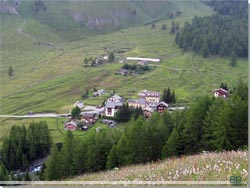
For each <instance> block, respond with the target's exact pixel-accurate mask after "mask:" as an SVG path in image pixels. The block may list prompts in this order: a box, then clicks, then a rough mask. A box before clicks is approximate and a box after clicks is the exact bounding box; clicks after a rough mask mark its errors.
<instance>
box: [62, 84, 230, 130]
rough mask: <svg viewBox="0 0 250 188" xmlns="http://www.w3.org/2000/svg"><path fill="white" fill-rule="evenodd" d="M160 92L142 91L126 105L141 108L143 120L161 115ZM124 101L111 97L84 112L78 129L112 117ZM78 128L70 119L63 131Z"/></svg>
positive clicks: (222, 91)
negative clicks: (101, 105)
mask: <svg viewBox="0 0 250 188" xmlns="http://www.w3.org/2000/svg"><path fill="white" fill-rule="evenodd" d="M104 93H105V90H103V89H102V90H98V91H96V92H95V93H94V95H95V96H100V95H102V94H104ZM213 93H214V97H222V98H226V97H228V91H227V90H225V89H223V88H219V89H215V90H214V91H213ZM160 99H161V98H160V92H157V91H148V90H143V91H140V92H139V93H138V98H137V99H128V100H127V104H128V106H129V107H134V108H141V109H142V111H143V115H144V117H145V118H149V117H150V116H151V115H152V113H153V112H158V113H163V112H164V111H166V110H167V109H168V107H169V105H168V104H167V103H165V102H164V101H160ZM124 103H125V100H124V98H123V97H121V96H119V95H113V96H111V97H110V98H108V99H107V101H106V103H105V106H103V107H98V109H97V108H96V110H92V111H84V112H81V114H80V125H81V126H80V129H81V130H87V129H88V128H89V127H90V126H92V125H93V124H94V123H95V122H96V121H97V120H98V118H99V116H106V117H114V116H115V113H116V112H117V111H118V110H120V109H121V107H122V106H123V104H124ZM74 106H78V107H79V108H83V103H82V102H79V101H77V102H76V103H75V104H74ZM78 123H79V122H78ZM102 123H103V124H106V125H108V126H110V127H111V128H113V127H115V125H116V122H115V121H114V120H108V119H103V120H102ZM78 127H79V126H77V123H76V122H74V121H73V120H72V119H69V121H68V122H66V123H65V126H64V129H65V130H76V129H77V128H78Z"/></svg>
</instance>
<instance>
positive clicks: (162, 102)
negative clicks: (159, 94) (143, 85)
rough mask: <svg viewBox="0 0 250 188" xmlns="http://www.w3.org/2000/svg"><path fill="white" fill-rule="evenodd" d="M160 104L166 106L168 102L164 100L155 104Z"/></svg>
mask: <svg viewBox="0 0 250 188" xmlns="http://www.w3.org/2000/svg"><path fill="white" fill-rule="evenodd" d="M160 104H163V105H164V106H166V107H168V104H167V103H165V102H164V101H161V102H159V103H158V104H157V106H158V105H160Z"/></svg>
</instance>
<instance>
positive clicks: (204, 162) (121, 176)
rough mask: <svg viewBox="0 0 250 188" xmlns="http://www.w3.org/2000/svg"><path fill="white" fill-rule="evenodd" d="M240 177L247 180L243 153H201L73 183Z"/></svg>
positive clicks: (80, 177) (95, 174)
mask: <svg viewBox="0 0 250 188" xmlns="http://www.w3.org/2000/svg"><path fill="white" fill-rule="evenodd" d="M230 176H240V177H242V181H247V176H248V172H247V151H228V152H225V151H224V152H218V153H215V152H213V153H208V152H205V153H202V154H197V155H192V156H183V157H180V158H171V159H166V160H164V161H161V162H156V163H148V164H145V165H134V166H128V167H122V168H120V169H118V170H110V171H106V172H99V173H91V174H84V175H81V176H78V177H74V178H72V179H70V180H73V181H97V180H98V181H104V180H105V181H135V180H136V181H229V180H230Z"/></svg>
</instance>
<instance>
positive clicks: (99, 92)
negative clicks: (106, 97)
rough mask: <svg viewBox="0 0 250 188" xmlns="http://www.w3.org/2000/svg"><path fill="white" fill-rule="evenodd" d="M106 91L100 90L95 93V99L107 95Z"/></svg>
mask: <svg viewBox="0 0 250 188" xmlns="http://www.w3.org/2000/svg"><path fill="white" fill-rule="evenodd" d="M105 92H106V91H105V90H104V89H99V90H98V91H96V92H94V94H93V95H94V97H97V96H101V95H103V94H105Z"/></svg>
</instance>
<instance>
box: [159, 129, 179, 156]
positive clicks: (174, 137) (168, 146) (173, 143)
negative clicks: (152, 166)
mask: <svg viewBox="0 0 250 188" xmlns="http://www.w3.org/2000/svg"><path fill="white" fill-rule="evenodd" d="M178 142H179V134H178V131H177V129H176V128H174V130H173V131H172V133H171V135H170V137H169V138H168V140H167V142H166V143H165V145H164V146H163V149H162V157H163V158H166V157H171V156H177V155H178V146H179V143H178Z"/></svg>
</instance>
